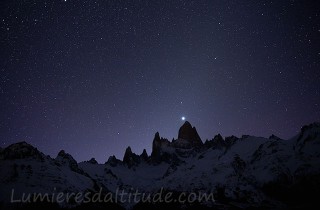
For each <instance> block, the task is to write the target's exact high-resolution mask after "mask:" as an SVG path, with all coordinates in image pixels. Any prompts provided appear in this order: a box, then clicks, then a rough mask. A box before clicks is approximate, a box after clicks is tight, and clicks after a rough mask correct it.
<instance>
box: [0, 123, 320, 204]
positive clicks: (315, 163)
mask: <svg viewBox="0 0 320 210" xmlns="http://www.w3.org/2000/svg"><path fill="white" fill-rule="evenodd" d="M319 151H320V123H313V124H311V125H308V126H304V127H303V128H302V129H301V131H300V133H298V134H297V135H296V136H294V137H293V138H290V139H287V140H282V139H280V138H278V137H275V136H271V138H264V137H255V136H249V135H243V136H242V137H240V138H238V137H235V136H230V137H222V136H221V135H220V134H218V135H216V136H215V137H214V138H213V139H211V140H206V142H205V143H204V144H203V143H202V141H201V139H200V137H199V135H198V133H197V131H196V128H195V127H193V126H192V125H191V124H190V123H189V122H185V123H184V124H183V125H182V126H181V128H180V129H179V132H178V139H176V140H174V139H173V140H172V141H169V140H167V139H165V138H161V137H160V134H159V133H158V132H157V133H156V134H155V136H154V140H153V145H152V153H151V156H148V154H147V151H146V150H144V151H143V152H142V154H141V155H137V154H135V153H134V152H133V151H132V150H131V148H130V147H128V148H127V149H126V152H125V155H124V157H123V160H122V161H121V160H118V159H117V158H116V157H115V156H112V157H110V158H109V159H108V161H107V162H106V163H105V164H98V163H96V161H95V160H92V161H85V162H81V163H77V162H76V161H75V160H74V159H73V157H72V156H71V155H70V154H68V153H66V152H65V151H64V150H61V151H60V152H59V154H58V155H57V157H56V158H55V159H53V158H51V157H50V156H46V155H44V154H43V153H41V152H40V151H38V150H37V149H36V148H34V147H33V146H31V145H29V144H27V143H26V142H20V143H16V144H13V145H10V146H8V147H6V148H3V149H0V171H1V172H2V173H0V186H1V188H0V207H1V209H9V208H6V207H7V206H8V207H9V205H11V204H12V203H10V199H12V197H11V196H12V189H13V188H14V189H15V191H14V198H21V196H22V195H23V194H24V193H39V192H48V193H49V195H50V196H52V197H53V196H54V195H53V194H52V193H51V192H52V187H54V189H56V191H54V192H53V193H58V192H64V193H75V194H76V193H78V192H81V193H87V192H92V193H99V194H100V193H101V194H103V195H106V194H107V193H109V192H111V193H112V194H115V195H116V194H117V190H121V192H122V191H123V192H124V193H127V194H129V193H132V192H134V190H136V189H139V192H141V193H151V194H150V195H151V196H155V195H157V194H158V192H161V189H163V190H165V191H168V192H172V193H173V194H175V195H179V194H181V193H184V194H185V195H186V196H188V195H192V194H195V193H197V192H200V191H201V192H212V195H213V196H214V201H209V202H207V201H205V200H202V201H199V202H198V203H197V205H199V207H200V208H201V207H204V208H205V209H207V208H209V209H211V208H212V209H250V208H255V209H292V208H294V209H296V208H295V207H296V206H300V207H301V209H302V208H303V209H308V207H314V206H318V207H319V202H318V195H319V189H320V152H319ZM50 190H51V191H50ZM91 195H93V194H91ZM199 195H203V194H199ZM207 195H208V194H207ZM118 198H119V197H118ZM293 198H294V199H293ZM18 204H19V203H18ZM58 204H59V205H61V206H60V207H61V208H63V207H70V208H72V207H76V205H79V209H82V208H81V207H85V206H86V205H83V206H82V204H81V203H78V204H75V203H73V202H72V201H71V202H69V201H68V202H67V203H58ZM94 205H95V206H94V207H98V208H99V207H101V208H102V207H103V208H105V206H104V205H105V203H103V204H101V206H99V205H100V204H97V205H98V206H96V203H94ZM110 205H111V204H110ZM112 205H115V206H113V207H118V208H120V209H121V208H122V207H123V208H126V209H145V208H143V207H145V206H144V205H146V207H148V208H146V209H150V208H153V207H154V208H155V209H157V208H158V207H159V208H161V207H163V206H162V204H161V203H160V204H159V203H150V204H149V203H146V204H145V203H141V202H139V203H136V202H135V201H132V202H127V203H113V204H112ZM158 205H160V206H158ZM172 205H173V206H174V208H175V209H179V208H181V209H182V208H183V209H196V208H198V206H197V205H195V204H194V203H192V202H190V203H187V202H186V203H181V204H179V203H173V204H170V203H169V204H168V208H169V207H170V206H172ZM27 207H28V206H27ZM240 207H241V208H240ZM10 209H12V208H10ZM20 209H23V208H20ZM26 209H27V208H26ZM41 209H43V208H41ZM68 209H69V208H68ZM85 209H91V208H85ZM110 209H115V208H110Z"/></svg>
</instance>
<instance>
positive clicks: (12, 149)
mask: <svg viewBox="0 0 320 210" xmlns="http://www.w3.org/2000/svg"><path fill="white" fill-rule="evenodd" d="M24 158H35V159H39V160H43V159H44V155H43V154H42V153H41V152H39V151H38V149H37V148H35V147H33V146H32V145H30V144H28V143H27V142H25V141H22V142H18V143H15V144H11V145H10V146H8V147H7V148H4V149H2V150H1V153H0V159H10V160H12V159H24Z"/></svg>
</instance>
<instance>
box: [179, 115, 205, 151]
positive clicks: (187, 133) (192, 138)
mask: <svg viewBox="0 0 320 210" xmlns="http://www.w3.org/2000/svg"><path fill="white" fill-rule="evenodd" d="M178 139H184V140H187V141H188V142H189V143H190V144H191V146H201V145H202V144H203V143H202V141H201V138H200V136H199V134H198V132H197V129H196V128H195V127H192V125H191V124H190V123H189V122H188V121H186V122H185V123H184V124H183V125H182V126H181V127H180V129H179V133H178Z"/></svg>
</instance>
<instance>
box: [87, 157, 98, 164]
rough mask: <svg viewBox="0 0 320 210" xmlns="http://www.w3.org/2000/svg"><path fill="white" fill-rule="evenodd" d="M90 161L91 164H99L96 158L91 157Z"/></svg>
mask: <svg viewBox="0 0 320 210" xmlns="http://www.w3.org/2000/svg"><path fill="white" fill-rule="evenodd" d="M88 163H91V164H98V162H97V160H96V159H95V158H91V159H90V160H89V161H88Z"/></svg>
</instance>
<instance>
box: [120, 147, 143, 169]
mask: <svg viewBox="0 0 320 210" xmlns="http://www.w3.org/2000/svg"><path fill="white" fill-rule="evenodd" d="M139 162H140V158H139V156H138V155H136V154H135V153H133V152H132V150H131V147H127V149H126V152H125V153H124V156H123V163H125V164H127V165H128V166H129V167H131V166H133V165H136V164H139Z"/></svg>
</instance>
